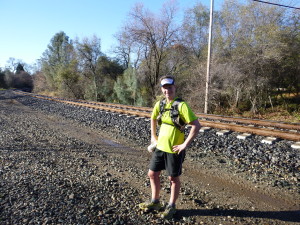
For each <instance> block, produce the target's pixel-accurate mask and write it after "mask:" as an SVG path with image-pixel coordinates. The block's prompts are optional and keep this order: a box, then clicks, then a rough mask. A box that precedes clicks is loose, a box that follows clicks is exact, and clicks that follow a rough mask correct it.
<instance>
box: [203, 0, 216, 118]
mask: <svg viewBox="0 0 300 225" xmlns="http://www.w3.org/2000/svg"><path fill="white" fill-rule="evenodd" d="M213 12H214V0H210V21H209V34H208V35H209V36H208V54H207V69H206V87H205V100H204V113H207V108H208V107H207V105H208V90H209V79H210V78H209V77H210V76H209V74H210V55H211V39H212V35H211V34H212V25H213V14H214V13H213Z"/></svg>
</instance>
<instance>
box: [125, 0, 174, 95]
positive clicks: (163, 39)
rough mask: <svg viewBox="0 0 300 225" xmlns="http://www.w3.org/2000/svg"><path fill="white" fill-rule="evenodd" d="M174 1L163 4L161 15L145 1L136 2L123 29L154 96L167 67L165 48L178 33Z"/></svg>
mask: <svg viewBox="0 0 300 225" xmlns="http://www.w3.org/2000/svg"><path fill="white" fill-rule="evenodd" d="M175 4H176V2H175V1H171V2H168V3H166V4H164V6H163V8H162V10H161V14H160V15H159V16H156V15H154V14H152V13H151V12H150V11H148V10H146V9H144V6H143V5H142V4H136V5H135V7H134V8H133V9H132V10H131V12H130V14H129V17H130V21H129V23H127V24H126V26H125V27H124V31H123V32H124V33H125V34H126V35H124V36H123V37H124V38H126V40H127V43H129V44H128V45H127V47H132V48H131V49H134V50H136V52H133V54H136V56H137V59H139V60H140V62H139V67H142V68H140V72H141V71H142V74H141V73H139V74H140V78H141V79H142V80H144V81H145V82H143V83H144V84H146V85H147V87H148V88H149V91H150V96H151V97H152V100H153V99H154V98H155V95H156V91H157V89H156V85H157V83H158V79H159V76H160V75H162V73H164V72H165V71H168V70H167V69H165V68H163V67H164V65H163V62H164V60H165V59H166V57H167V54H166V50H167V49H168V48H169V47H170V46H172V43H173V42H174V39H176V37H177V32H178V27H177V26H175V24H174V22H175V14H176V7H175ZM127 50H129V49H127ZM127 52H128V51H127ZM148 96H149V95H148Z"/></svg>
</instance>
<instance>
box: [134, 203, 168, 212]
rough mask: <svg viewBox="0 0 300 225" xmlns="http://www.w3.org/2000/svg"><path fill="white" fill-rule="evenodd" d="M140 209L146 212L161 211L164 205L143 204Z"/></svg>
mask: <svg viewBox="0 0 300 225" xmlns="http://www.w3.org/2000/svg"><path fill="white" fill-rule="evenodd" d="M139 208H140V209H141V210H143V211H144V212H149V211H152V210H155V211H159V210H160V209H161V208H162V205H161V204H160V203H153V202H143V203H140V204H139Z"/></svg>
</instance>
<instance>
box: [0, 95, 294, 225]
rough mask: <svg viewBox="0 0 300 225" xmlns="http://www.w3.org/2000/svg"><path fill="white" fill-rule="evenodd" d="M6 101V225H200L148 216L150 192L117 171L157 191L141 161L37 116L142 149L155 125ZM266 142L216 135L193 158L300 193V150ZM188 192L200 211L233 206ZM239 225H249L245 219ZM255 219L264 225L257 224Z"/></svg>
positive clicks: (2, 153) (1, 220)
mask: <svg viewBox="0 0 300 225" xmlns="http://www.w3.org/2000/svg"><path fill="white" fill-rule="evenodd" d="M16 100H17V101H18V102H21V103H22V104H24V105H25V106H27V107H28V111H29V112H30V114H28V113H24V111H23V110H24V107H23V108H22V110H18V104H17V102H16ZM1 101H5V102H6V104H10V106H11V107H7V105H5V104H4V105H2V106H1V104H0V114H1V117H0V126H1V131H0V143H1V145H0V224H194V222H195V220H194V218H193V217H188V218H186V217H182V216H177V217H175V218H174V219H173V220H169V221H164V220H161V219H160V218H158V217H157V215H156V214H151V213H150V214H143V213H141V212H140V211H139V210H138V208H137V207H136V205H137V204H138V203H140V202H141V201H144V200H145V196H144V193H141V192H140V190H139V189H137V188H136V187H134V186H132V185H130V184H129V183H128V182H126V181H124V179H121V178H118V177H116V176H114V175H112V174H111V172H110V170H111V169H112V168H113V169H115V170H116V171H118V172H120V173H122V171H127V172H129V174H131V175H132V176H133V178H135V179H140V180H142V182H144V185H145V187H146V188H148V189H149V182H148V179H147V177H145V171H146V170H145V168H146V166H145V168H143V169H137V168H135V167H134V166H132V165H133V164H134V162H125V161H122V159H123V157H118V156H113V155H111V154H110V153H109V152H108V151H105V149H104V147H103V146H100V145H97V144H91V143H87V142H82V141H80V140H79V139H76V138H70V137H69V136H68V134H65V133H63V132H58V130H56V129H54V128H53V127H50V126H49V125H48V123H46V122H44V121H41V120H40V119H39V118H38V116H37V115H35V112H36V113H39V112H42V113H43V114H47V115H57V116H61V117H64V118H68V119H70V120H71V121H76V123H77V122H79V124H81V126H82V127H86V126H88V127H92V128H94V129H97V130H100V131H101V132H102V131H104V132H108V133H110V134H112V136H114V137H115V138H116V139H126V140H131V142H135V143H137V145H140V146H147V145H148V143H149V137H150V124H149V121H148V120H147V119H145V118H136V117H130V116H129V117H128V116H126V115H122V116H120V115H118V114H113V113H107V112H102V111H97V110H90V109H86V108H78V107H75V106H71V105H65V104H61V103H57V102H53V101H47V100H41V99H35V98H31V97H28V96H21V95H15V94H13V93H12V92H0V103H1ZM49 118H51V117H49ZM55 118H56V117H55ZM54 122H56V121H54ZM57 122H59V121H57ZM261 139H262V138H261V137H252V138H250V139H247V140H245V141H240V140H238V139H236V134H234V133H231V134H230V135H228V136H224V137H220V136H217V135H216V134H215V131H213V130H211V131H209V132H207V133H200V134H199V136H198V137H197V139H196V140H195V141H194V143H193V145H192V146H191V149H192V150H191V151H189V154H188V158H187V160H189V161H191V162H195V163H199V164H201V163H206V161H208V160H213V161H215V163H216V164H218V165H219V166H220V167H224V168H227V169H233V170H234V171H236V172H239V171H240V172H243V171H248V172H249V180H254V181H260V180H262V181H266V182H268V183H269V184H270V185H272V186H276V187H281V188H289V189H291V190H298V191H299V181H300V177H299V163H300V161H299V158H300V157H299V152H298V151H296V150H294V149H292V148H290V147H289V146H290V143H289V142H286V141H280V142H278V143H276V144H274V145H266V144H262V143H260V140H261ZM126 154H127V153H126ZM128 154H129V153H128ZM96 156H97V157H96ZM96 158H97V160H95V159H96ZM96 161H97V163H96ZM214 165H215V164H214ZM162 182H165V183H166V182H168V181H167V180H163V181H162ZM167 189H168V188H165V190H167ZM182 190H183V195H185V196H186V198H187V199H188V198H190V199H192V200H193V201H194V202H195V204H196V205H200V206H202V207H204V206H206V207H209V208H216V209H218V208H219V207H224V205H226V204H225V203H224V205H223V206H219V205H213V202H212V201H210V200H209V199H205V198H204V197H203V196H204V194H202V193H199V192H197V190H193V189H189V188H188V187H187V186H185V185H183V188H182ZM148 191H149V190H148ZM167 191H168V190H167ZM228 209H229V208H228ZM217 214H218V211H216V215H217ZM217 219H218V218H217ZM231 220H233V219H232V218H231V217H229V218H228V221H231ZM216 221H218V223H220V222H219V221H220V220H216V218H214V217H209V218H208V219H207V220H206V221H205V224H214V223H216ZM235 221H240V222H241V221H244V222H245V223H246V220H244V219H240V220H239V219H236V218H235ZM250 221H251V222H249V221H248V223H249V224H252V223H259V222H261V221H260V220H259V219H255V218H252V219H250ZM225 224H226V223H225ZM228 224H231V223H230V222H229V223H228Z"/></svg>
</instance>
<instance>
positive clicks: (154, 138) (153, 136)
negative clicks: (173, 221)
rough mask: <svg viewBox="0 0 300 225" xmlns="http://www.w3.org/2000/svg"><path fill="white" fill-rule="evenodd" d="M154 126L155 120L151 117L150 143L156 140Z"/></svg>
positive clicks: (155, 124)
mask: <svg viewBox="0 0 300 225" xmlns="http://www.w3.org/2000/svg"><path fill="white" fill-rule="evenodd" d="M156 126H157V120H156V119H153V118H151V143H154V142H157V139H158V138H157V135H156Z"/></svg>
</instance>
